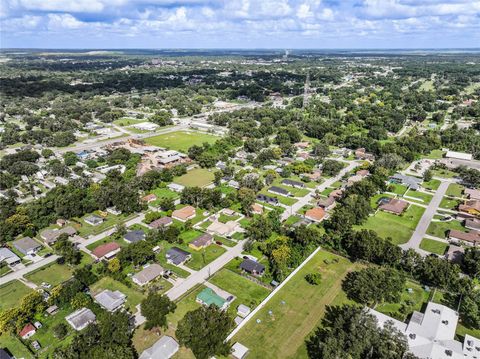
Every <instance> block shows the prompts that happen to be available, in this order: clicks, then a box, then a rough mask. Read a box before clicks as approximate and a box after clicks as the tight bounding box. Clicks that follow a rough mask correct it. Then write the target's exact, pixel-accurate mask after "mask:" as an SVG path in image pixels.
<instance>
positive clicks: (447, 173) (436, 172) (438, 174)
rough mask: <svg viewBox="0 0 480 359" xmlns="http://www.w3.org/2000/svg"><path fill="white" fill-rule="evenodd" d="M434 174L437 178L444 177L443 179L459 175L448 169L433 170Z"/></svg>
mask: <svg viewBox="0 0 480 359" xmlns="http://www.w3.org/2000/svg"><path fill="white" fill-rule="evenodd" d="M432 174H433V175H434V176H435V177H442V178H454V177H456V176H457V175H458V174H457V173H455V172H453V171H450V170H447V169H441V168H439V169H436V170H433V171H432Z"/></svg>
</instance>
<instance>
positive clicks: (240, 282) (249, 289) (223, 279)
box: [209, 268, 270, 315]
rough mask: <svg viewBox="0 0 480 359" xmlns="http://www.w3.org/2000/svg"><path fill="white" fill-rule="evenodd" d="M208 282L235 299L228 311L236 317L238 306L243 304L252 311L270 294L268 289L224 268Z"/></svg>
mask: <svg viewBox="0 0 480 359" xmlns="http://www.w3.org/2000/svg"><path fill="white" fill-rule="evenodd" d="M209 282H211V283H213V284H215V285H216V286H217V287H219V288H221V289H223V290H226V291H227V292H229V293H230V294H232V295H234V296H235V297H236V299H235V300H234V301H233V302H232V303H231V304H230V308H229V309H228V310H229V312H231V313H232V315H236V313H237V307H238V306H239V305H240V304H245V305H246V306H248V307H250V308H252V309H253V308H254V307H256V306H257V305H259V304H260V302H261V301H262V300H264V299H265V298H266V297H267V296H268V294H269V293H270V291H269V290H268V289H266V288H264V287H262V286H260V285H258V284H256V283H254V282H252V281H251V280H249V279H247V278H245V277H242V276H241V275H239V274H237V273H234V272H232V271H231V270H229V269H226V268H223V269H221V270H220V271H219V272H217V273H216V274H215V275H214V276H213V277H212V278H211V279H210V280H209Z"/></svg>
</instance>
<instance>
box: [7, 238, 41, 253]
mask: <svg viewBox="0 0 480 359" xmlns="http://www.w3.org/2000/svg"><path fill="white" fill-rule="evenodd" d="M13 246H14V247H15V248H16V249H17V250H18V251H19V252H21V253H23V254H25V255H29V254H35V253H37V252H38V251H39V250H40V249H42V245H41V244H40V243H38V242H37V241H36V240H34V239H32V238H30V237H23V238H20V239H17V240H16V241H14V242H13Z"/></svg>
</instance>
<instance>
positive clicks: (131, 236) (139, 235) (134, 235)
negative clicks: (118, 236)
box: [123, 229, 145, 244]
mask: <svg viewBox="0 0 480 359" xmlns="http://www.w3.org/2000/svg"><path fill="white" fill-rule="evenodd" d="M123 240H124V241H125V242H127V243H130V244H131V243H137V242H140V241H143V240H145V232H144V231H142V230H141V229H134V230H132V231H128V232H127V233H125V236H124V237H123Z"/></svg>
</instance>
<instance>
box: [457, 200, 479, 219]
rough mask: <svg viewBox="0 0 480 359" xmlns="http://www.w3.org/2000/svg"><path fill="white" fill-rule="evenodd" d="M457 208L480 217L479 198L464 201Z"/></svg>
mask: <svg viewBox="0 0 480 359" xmlns="http://www.w3.org/2000/svg"><path fill="white" fill-rule="evenodd" d="M458 210H459V211H460V212H464V213H468V214H470V215H472V216H477V217H480V200H468V201H465V204H461V205H459V206H458Z"/></svg>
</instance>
